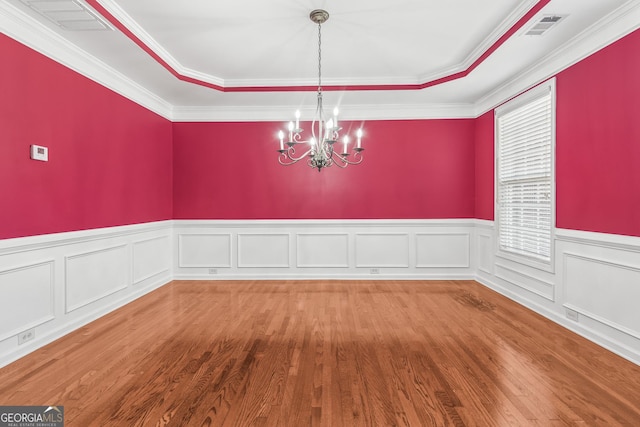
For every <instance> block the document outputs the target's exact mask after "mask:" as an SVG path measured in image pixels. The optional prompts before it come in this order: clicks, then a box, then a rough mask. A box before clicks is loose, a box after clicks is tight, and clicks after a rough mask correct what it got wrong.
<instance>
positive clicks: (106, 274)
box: [0, 221, 173, 366]
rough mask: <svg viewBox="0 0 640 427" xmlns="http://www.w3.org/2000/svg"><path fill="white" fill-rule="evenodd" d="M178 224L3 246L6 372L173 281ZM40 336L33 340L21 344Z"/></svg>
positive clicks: (1, 351)
mask: <svg viewBox="0 0 640 427" xmlns="http://www.w3.org/2000/svg"><path fill="white" fill-rule="evenodd" d="M171 229H172V221H162V222H154V223H146V224H136V225H127V226H121V227H109V228H103V229H94V230H86V231H75V232H69V233H57V234H49V235H41V236H32V237H24V238H17V239H6V240H0V366H4V365H6V364H8V363H10V362H12V361H13V360H16V359H17V358H19V357H22V356H23V355H25V354H27V353H29V352H31V351H33V350H35V349H36V348H39V347H41V346H43V345H45V344H47V343H49V342H51V341H53V340H55V339H57V338H59V337H61V336H63V335H65V334H66V333H68V332H70V331H72V330H74V329H77V328H78V327H80V326H82V325H84V324H86V323H89V322H90V321H92V320H95V319H97V318H98V317H100V316H103V315H104V314H106V313H108V312H109V311H112V310H114V309H116V308H118V307H120V306H122V305H124V304H126V303H128V302H130V301H132V300H134V299H135V298H138V297H139V296H141V295H143V294H145V293H147V292H149V291H151V290H153V289H155V288H157V287H159V286H161V285H163V284H166V283H168V282H169V281H171V278H172V270H171V265H172V258H171V252H172V248H173V243H172V238H173V236H172V232H171ZM31 329H34V331H35V338H34V339H33V340H30V341H27V342H25V343H23V344H20V345H19V344H18V335H20V334H22V333H24V332H26V331H28V330H31Z"/></svg>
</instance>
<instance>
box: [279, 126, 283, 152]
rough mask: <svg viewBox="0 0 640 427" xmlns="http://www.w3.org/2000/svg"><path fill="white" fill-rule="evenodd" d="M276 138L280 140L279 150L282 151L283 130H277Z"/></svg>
mask: <svg viewBox="0 0 640 427" xmlns="http://www.w3.org/2000/svg"><path fill="white" fill-rule="evenodd" d="M278 139H279V140H280V150H281V151H284V132H282V131H280V132H278Z"/></svg>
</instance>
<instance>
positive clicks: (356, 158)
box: [334, 151, 364, 168]
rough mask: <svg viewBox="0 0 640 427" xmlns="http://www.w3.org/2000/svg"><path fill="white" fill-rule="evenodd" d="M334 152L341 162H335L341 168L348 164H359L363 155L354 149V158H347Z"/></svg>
mask: <svg viewBox="0 0 640 427" xmlns="http://www.w3.org/2000/svg"><path fill="white" fill-rule="evenodd" d="M334 154H335V156H336V157H337V158H338V159H340V162H342V164H340V163H338V162H336V164H337V165H338V166H340V167H341V168H346V167H347V166H348V165H359V164H360V163H362V161H363V160H364V157H362V154H361V152H359V151H356V152H355V153H354V154H353V158H354V160H349V159H348V158H347V157H346V156H343V155H342V154H338V153H334Z"/></svg>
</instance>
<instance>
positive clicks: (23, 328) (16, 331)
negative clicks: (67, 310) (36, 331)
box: [0, 259, 55, 366]
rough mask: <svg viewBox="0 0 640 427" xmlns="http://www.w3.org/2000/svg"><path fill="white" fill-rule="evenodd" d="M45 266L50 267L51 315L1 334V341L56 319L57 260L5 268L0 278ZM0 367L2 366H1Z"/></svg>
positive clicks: (1, 271)
mask: <svg viewBox="0 0 640 427" xmlns="http://www.w3.org/2000/svg"><path fill="white" fill-rule="evenodd" d="M44 265H48V266H49V293H50V297H51V305H50V306H49V315H48V316H43V317H41V318H40V319H36V320H34V321H33V322H29V323H27V324H24V325H22V326H21V327H20V328H17V329H14V330H10V331H8V332H6V333H4V334H0V341H4V340H6V339H9V338H11V337H12V336H15V335H18V334H19V333H20V332H22V331H26V330H29V329H32V328H35V327H38V326H40V325H42V324H44V323H47V322H50V321H51V320H53V319H55V314H54V313H55V292H54V280H55V260H54V259H45V260H42V261H38V262H34V263H29V264H23V265H16V266H12V267H9V268H5V269H3V270H0V276H3V275H5V274H8V273H12V272H15V271H23V270H27V269H30V268H34V267H41V266H44ZM0 366H2V365H1V364H0Z"/></svg>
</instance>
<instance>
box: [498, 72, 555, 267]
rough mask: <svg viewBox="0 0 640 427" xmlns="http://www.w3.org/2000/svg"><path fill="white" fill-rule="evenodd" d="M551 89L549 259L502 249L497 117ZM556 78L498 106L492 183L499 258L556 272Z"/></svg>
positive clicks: (549, 91)
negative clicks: (545, 259)
mask: <svg viewBox="0 0 640 427" xmlns="http://www.w3.org/2000/svg"><path fill="white" fill-rule="evenodd" d="M547 93H550V95H551V101H550V102H551V148H550V149H551V159H550V161H551V177H550V181H551V220H550V221H551V227H550V235H549V238H550V247H549V250H550V254H549V261H548V262H547V261H544V260H541V259H536V258H534V257H530V256H526V255H521V254H518V253H515V252H511V251H508V250H503V249H502V248H501V247H500V218H499V212H500V207H499V204H500V201H499V197H500V189H499V187H500V185H499V182H498V170H499V152H500V146H499V144H500V143H499V140H498V136H499V135H498V130H497V129H498V119H499V117H500V116H502V115H504V114H508V113H509V112H511V111H513V110H515V109H517V108H519V107H521V106H523V105H526V104H527V103H529V102H532V101H533V100H535V99H536V98H540V97H542V96H544V95H545V94H547ZM556 99H557V96H556V78H555V77H552V78H550V79H549V80H547V81H546V82H544V83H542V84H540V85H538V86H536V87H535V88H533V89H531V90H529V91H528V92H525V93H523V94H521V95H519V96H517V97H516V98H513V99H511V100H510V101H508V102H507V103H505V104H503V105H501V106H500V107H498V108H496V110H495V113H494V129H495V131H494V166H493V170H494V177H493V182H494V187H493V197H494V205H493V206H494V210H493V211H494V214H495V216H496V219H495V221H494V225H495V231H496V236H495V237H496V238H495V239H494V245H495V256H496V257H499V258H504V259H508V260H511V261H514V262H518V263H521V264H524V265H528V266H530V267H534V268H537V269H540V270H543V271H547V272H550V273H553V272H554V271H555V245H554V241H555V224H556Z"/></svg>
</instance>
